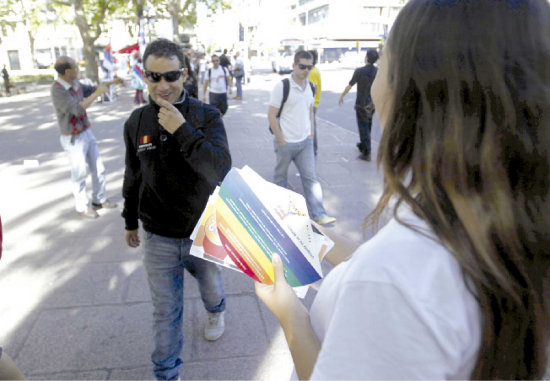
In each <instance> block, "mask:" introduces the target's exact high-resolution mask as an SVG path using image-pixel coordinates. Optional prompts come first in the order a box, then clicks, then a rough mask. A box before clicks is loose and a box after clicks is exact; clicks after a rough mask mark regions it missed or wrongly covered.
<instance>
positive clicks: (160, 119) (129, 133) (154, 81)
mask: <svg viewBox="0 0 550 381" xmlns="http://www.w3.org/2000/svg"><path fill="white" fill-rule="evenodd" d="M143 62H144V67H145V81H146V84H147V89H148V91H149V96H150V102H149V104H148V105H146V106H143V107H141V108H139V109H136V110H134V111H133V112H132V114H131V115H130V117H129V119H128V120H127V121H126V123H125V125H124V141H125V143H126V170H125V173H124V184H123V190H122V192H123V196H124V210H123V212H122V216H123V217H124V220H125V224H126V233H125V239H126V243H127V244H128V246H130V247H134V248H135V247H138V246H139V245H140V243H141V241H140V236H139V234H138V219H139V220H141V225H142V228H143V237H142V238H143V264H144V267H145V270H146V272H147V279H148V282H149V289H150V291H151V298H152V301H153V307H154V312H153V336H154V342H155V347H154V350H153V353H152V356H151V359H152V361H153V372H154V375H155V377H156V378H157V379H159V380H175V379H177V378H178V377H179V374H180V370H181V368H182V366H183V362H182V360H181V358H180V353H181V350H182V346H183V329H182V316H183V276H184V271H183V270H184V269H187V271H188V272H189V273H190V274H191V275H193V276H194V277H195V279H196V280H197V281H198V282H199V289H200V292H201V297H202V301H203V304H204V307H205V309H206V311H207V315H208V320H207V323H206V327H205V329H204V337H205V339H206V340H210V341H213V340H217V339H218V338H219V337H220V336H221V335H222V334H223V332H224V315H223V314H224V310H225V294H224V289H223V284H222V279H221V276H220V269H219V267H218V266H217V265H215V264H213V263H211V262H207V261H203V260H201V259H199V258H196V257H193V256H191V255H190V254H189V250H190V248H191V244H192V241H191V240H190V239H189V236H190V234H191V232H192V231H193V228H194V227H195V225H196V223H197V221H198V219H199V218H200V215H201V213H202V211H203V209H204V207H205V206H206V202H207V200H208V197H209V196H210V194H211V193H212V192H213V191H214V188H215V187H216V185H217V184H218V183H219V182H221V180H222V179H223V178H224V177H225V175H226V174H227V172H228V171H229V169H230V167H231V156H230V154H229V146H228V143H227V137H226V133H225V128H224V125H223V121H222V118H221V115H220V113H219V112H218V111H217V110H216V109H215V108H214V107H211V106H209V105H205V104H204V103H202V102H200V101H198V100H197V99H194V98H192V97H189V95H188V94H187V92H186V91H185V89H184V87H183V84H184V82H185V77H186V76H187V71H186V69H184V57H183V53H182V51H181V50H180V48H179V47H178V46H177V45H176V44H174V43H173V42H171V41H169V40H166V39H158V40H156V41H153V42H152V43H150V44H149V45H147V48H146V49H145V52H144V54H143Z"/></svg>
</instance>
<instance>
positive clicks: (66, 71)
mask: <svg viewBox="0 0 550 381" xmlns="http://www.w3.org/2000/svg"><path fill="white" fill-rule="evenodd" d="M54 68H55V71H57V73H58V78H57V79H56V80H55V81H54V83H53V84H52V86H51V89H50V92H51V96H52V101H53V105H54V108H55V113H56V115H57V121H58V124H59V129H60V132H61V136H60V138H59V141H60V143H61V146H62V147H63V150H64V151H65V152H66V153H67V157H68V158H69V163H70V165H71V180H72V188H73V195H74V198H75V209H76V212H77V213H78V215H79V216H81V217H82V218H98V217H99V214H97V212H96V209H101V208H116V206H117V204H116V203H114V202H112V201H111V200H109V199H108V198H107V197H106V196H105V166H104V165H103V161H102V160H101V157H100V156H99V149H98V147H97V142H96V139H95V137H94V134H93V133H92V130H91V128H89V127H90V126H91V125H90V121H89V119H88V115H87V114H86V109H87V108H88V107H90V106H91V105H92V103H94V101H95V100H96V99H98V97H100V96H101V95H103V94H104V93H105V92H106V91H107V89H108V88H109V86H111V85H113V84H124V81H123V80H122V79H121V78H116V79H114V80H112V81H109V82H105V83H101V84H99V85H97V86H88V85H84V84H82V83H80V82H79V81H78V79H77V78H78V65H77V63H76V62H75V60H73V59H72V58H70V57H66V56H62V57H59V58H58V59H57V61H56V62H55V66H54ZM87 168H89V169H90V173H91V175H92V204H91V205H90V202H89V199H88V196H87V194H86V177H88V173H87Z"/></svg>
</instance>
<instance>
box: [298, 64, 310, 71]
mask: <svg viewBox="0 0 550 381" xmlns="http://www.w3.org/2000/svg"><path fill="white" fill-rule="evenodd" d="M298 67H299V68H300V70H306V69H308V70H311V69H313V65H304V64H298Z"/></svg>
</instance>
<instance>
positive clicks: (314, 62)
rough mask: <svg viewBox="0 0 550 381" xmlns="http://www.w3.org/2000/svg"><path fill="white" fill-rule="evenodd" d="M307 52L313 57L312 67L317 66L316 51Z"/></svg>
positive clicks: (317, 56)
mask: <svg viewBox="0 0 550 381" xmlns="http://www.w3.org/2000/svg"><path fill="white" fill-rule="evenodd" d="M308 52H309V54H311V56H312V57H313V66H315V65H317V61H318V59H319V55H318V54H317V50H308Z"/></svg>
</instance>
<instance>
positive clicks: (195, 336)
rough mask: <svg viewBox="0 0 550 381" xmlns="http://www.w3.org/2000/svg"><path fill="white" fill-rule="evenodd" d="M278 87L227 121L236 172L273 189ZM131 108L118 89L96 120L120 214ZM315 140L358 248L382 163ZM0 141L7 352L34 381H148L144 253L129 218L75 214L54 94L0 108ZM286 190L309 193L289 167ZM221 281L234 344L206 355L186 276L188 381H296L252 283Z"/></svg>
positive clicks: (114, 213) (342, 225) (41, 90)
mask: <svg viewBox="0 0 550 381" xmlns="http://www.w3.org/2000/svg"><path fill="white" fill-rule="evenodd" d="M270 78H271V77H269V76H266V77H265V78H264V77H255V78H254V79H253V81H252V82H251V83H249V84H247V85H246V86H245V87H244V100H243V101H234V100H231V101H230V108H229V111H228V112H227V115H226V116H225V118H224V121H225V125H226V129H227V134H228V139H229V144H230V149H231V153H232V157H233V166H235V167H239V168H240V167H242V166H244V165H249V166H250V167H251V168H253V169H254V170H255V171H257V172H258V173H259V174H260V175H262V176H264V178H266V179H268V180H270V179H271V178H272V173H273V168H274V163H275V160H274V153H273V142H272V136H271V135H270V133H269V132H268V130H267V118H266V113H267V101H268V98H269V91H270V90H271V88H272V87H273V85H274V83H275V82H273V81H270V80H269V79H270ZM275 78H278V77H273V79H275ZM266 79H267V80H266ZM132 98H133V92H132V91H131V90H129V89H122V90H120V91H119V99H118V100H117V101H116V102H114V103H111V104H95V105H93V106H92V107H91V108H90V109H89V115H90V117H91V121H92V128H93V131H94V134H95V136H96V138H97V140H98V143H99V148H100V152H101V155H102V157H103V161H104V163H105V166H106V168H107V193H108V196H109V197H111V198H112V199H114V200H115V201H117V202H119V205H121V204H122V197H121V187H122V180H123V174H124V142H123V139H122V129H123V123H124V121H125V120H126V118H127V117H128V115H129V113H130V110H131V109H132V108H133V107H134V106H133V105H132ZM350 112H353V110H352V109H350ZM318 135H319V156H318V157H317V174H318V177H319V179H320V181H321V184H322V186H323V192H324V200H325V207H326V209H327V211H328V213H329V214H330V215H333V216H335V217H337V222H336V224H334V226H333V227H332V228H331V229H332V230H333V231H335V232H337V233H340V234H341V235H343V236H345V237H347V238H348V239H350V240H351V241H353V242H356V243H359V242H361V241H363V240H364V238H365V237H368V236H370V234H371V233H370V231H363V229H362V223H363V219H364V217H365V216H366V214H367V213H368V212H369V210H371V209H372V207H373V206H374V203H375V200H376V198H377V196H378V194H379V193H380V191H381V179H380V175H379V174H377V172H376V169H375V163H374V162H370V163H369V162H364V161H361V160H358V159H357V156H358V152H357V149H356V147H355V143H356V142H357V140H358V138H357V134H355V133H352V132H350V131H348V130H345V129H344V128H342V127H339V126H337V125H334V124H332V123H329V122H327V121H323V120H318ZM0 137H1V138H0V142H2V149H1V150H0V184H1V187H0V214H1V216H2V221H3V224H4V240H5V241H4V254H3V258H2V261H1V262H0V300H2V303H1V305H0V316H1V325H0V345H2V346H3V347H4V350H5V351H6V352H7V353H9V354H11V356H12V357H13V358H14V359H15V361H16V363H17V364H18V365H19V367H20V368H21V369H22V371H23V372H24V373H25V375H26V376H27V377H28V378H30V379H97V380H117V379H120V380H130V379H131V380H134V379H136V380H146V379H152V371H151V363H150V352H151V350H152V332H151V324H152V307H151V302H150V296H149V290H148V286H147V281H146V276H145V272H144V270H143V267H142V264H141V258H140V251H139V249H131V248H129V247H127V246H126V244H125V242H124V239H123V236H124V223H123V220H122V218H121V217H120V208H117V209H114V210H112V209H111V210H99V213H100V215H101V217H100V218H99V219H97V220H81V219H79V218H77V216H76V215H75V212H74V209H73V197H72V195H71V193H70V174H69V168H68V164H67V161H66V157H65V154H64V152H63V151H62V149H61V146H60V144H59V134H58V127H57V123H56V120H55V114H54V110H53V107H52V106H51V102H50V96H49V87H47V86H42V87H38V88H36V89H35V91H34V92H32V93H27V94H21V95H17V96H13V97H9V98H0ZM375 148H376V147H375ZM374 154H376V151H375V152H374ZM373 157H374V155H373ZM289 179H290V183H291V185H292V186H293V187H294V188H295V190H296V191H299V192H301V189H302V188H301V184H300V181H299V177H298V176H297V173H296V170H295V168H294V166H291V169H290V172H289ZM324 268H325V271H329V270H330V266H329V265H327V264H325V265H324ZM223 278H224V283H225V289H226V294H227V313H226V331H225V333H224V335H223V336H222V337H221V338H220V339H219V340H218V341H216V342H207V341H206V340H204V339H203V336H202V329H203V327H204V324H205V320H206V312H205V311H204V308H203V307H202V302H201V299H200V296H199V292H198V288H197V285H196V282H195V281H194V280H193V279H192V277H191V276H189V274H187V276H186V277H185V286H184V289H185V291H184V299H185V303H184V322H185V323H184V326H185V327H184V334H185V343H184V350H183V353H182V358H183V360H184V363H185V365H184V369H183V373H182V375H181V376H182V379H186V380H187V379H188V380H196V379H201V380H202V379H209V380H214V379H216V380H221V379H223V380H227V379H235V380H241V379H242V380H282V379H288V378H289V377H290V375H291V372H292V368H293V365H292V359H291V356H290V353H289V351H288V348H287V346H286V342H285V338H284V335H283V334H282V331H281V330H280V328H279V326H278V324H277V321H276V320H275V318H274V317H273V316H272V315H271V313H270V312H269V311H268V310H267V309H266V308H265V307H264V306H263V305H262V303H261V302H260V301H259V300H258V299H257V298H256V296H255V293H254V284H253V282H252V280H250V279H249V278H248V277H246V276H245V275H243V274H239V273H237V272H234V271H232V270H228V269H224V270H223ZM314 294H315V292H314V291H310V292H309V293H308V296H307V297H306V299H305V303H306V304H310V303H311V301H312V299H313V297H314Z"/></svg>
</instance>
